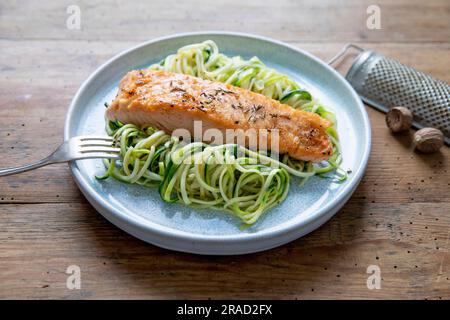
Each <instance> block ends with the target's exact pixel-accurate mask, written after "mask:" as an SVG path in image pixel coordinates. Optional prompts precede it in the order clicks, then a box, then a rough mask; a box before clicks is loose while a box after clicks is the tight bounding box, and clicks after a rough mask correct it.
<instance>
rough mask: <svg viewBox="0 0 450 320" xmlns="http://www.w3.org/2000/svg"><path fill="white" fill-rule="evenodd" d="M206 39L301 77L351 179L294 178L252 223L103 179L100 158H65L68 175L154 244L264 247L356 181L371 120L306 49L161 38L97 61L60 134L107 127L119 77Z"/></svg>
mask: <svg viewBox="0 0 450 320" xmlns="http://www.w3.org/2000/svg"><path fill="white" fill-rule="evenodd" d="M207 39H211V40H213V41H215V42H216V43H217V44H218V46H219V49H220V50H221V52H224V53H225V54H227V55H241V56H243V57H245V58H250V57H252V56H255V55H256V56H258V57H259V58H260V59H261V60H262V61H263V62H264V63H266V64H267V65H268V66H270V67H273V68H275V69H277V70H278V71H280V72H283V73H286V74H288V75H290V76H292V77H293V78H295V79H296V80H297V81H298V82H300V83H301V84H303V86H304V87H306V88H307V89H308V90H310V91H311V93H312V94H313V96H315V97H317V98H318V99H319V100H320V101H321V102H322V103H323V104H324V105H326V106H327V107H328V108H330V109H332V110H334V111H335V112H336V115H337V120H338V132H339V135H340V140H341V143H342V150H343V157H344V162H343V165H342V167H343V169H345V170H351V174H350V175H349V178H348V180H347V181H345V182H344V183H341V184H338V183H334V182H332V181H330V180H327V179H321V178H317V177H314V178H312V179H311V180H309V181H308V182H307V183H306V185H305V186H304V187H302V188H299V187H298V183H299V180H297V179H295V178H294V179H292V182H291V188H290V192H289V195H288V197H287V199H286V201H284V202H283V203H282V204H280V205H279V206H277V207H275V208H273V209H272V210H270V211H268V212H267V213H266V214H265V215H264V216H262V217H261V218H260V220H259V221H258V222H257V223H255V224H254V225H253V226H251V227H250V228H247V229H245V230H241V229H240V228H239V226H240V224H241V223H240V221H239V219H237V218H235V217H233V216H231V215H230V214H228V213H226V212H220V211H214V210H198V209H192V208H189V207H185V206H183V205H179V204H167V203H165V202H163V201H162V200H161V199H160V197H159V194H158V191H157V189H148V188H144V187H141V186H136V185H127V184H123V183H120V182H118V181H115V180H113V179H107V180H104V181H97V180H96V179H95V177H94V176H95V175H100V174H102V173H103V172H104V167H103V164H102V162H101V160H98V159H93V160H92V159H90V160H81V161H76V162H72V163H71V164H70V168H71V171H72V173H73V176H74V179H75V181H76V183H77V184H78V186H79V188H80V189H81V191H82V192H83V194H84V195H85V196H86V198H87V199H88V201H89V202H90V203H91V204H92V205H93V206H94V207H95V208H96V209H97V210H98V211H99V212H100V213H101V214H102V215H103V216H104V217H105V218H106V219H108V220H109V221H111V222H112V223H113V224H115V225H116V226H118V227H119V228H121V229H123V230H125V231H126V232H128V233H130V234H132V235H133V236H135V237H137V238H139V239H142V240H144V241H147V242H149V243H152V244H155V245H157V246H160V247H164V248H168V249H172V250H178V251H184V252H191V253H198V254H216V255H232V254H244V253H251V252H257V251H262V250H266V249H270V248H273V247H276V246H279V245H282V244H284V243H287V242H289V241H292V240H294V239H297V238H299V237H301V236H303V235H305V234H307V233H309V232H311V231H313V230H314V229H316V228H318V227H319V226H320V225H322V224H323V223H324V222H326V221H327V220H328V219H330V218H331V217H332V216H333V215H334V214H335V213H336V212H337V211H338V210H339V209H340V208H341V207H342V206H343V205H344V203H345V202H346V201H347V200H348V199H349V197H350V196H351V194H352V193H353V191H354V190H355V188H356V187H357V185H358V184H359V182H360V180H361V178H362V176H363V173H364V170H365V168H366V165H367V160H368V157H369V153H370V143H371V137H370V123H369V119H368V116H367V113H366V111H365V109H364V106H363V104H362V102H361V100H360V98H359V97H358V95H357V94H356V93H355V91H354V90H353V89H352V88H351V87H350V85H349V84H348V83H347V82H346V80H345V79H344V78H343V77H342V76H341V75H339V74H338V73H337V72H336V71H335V70H334V69H332V68H331V67H329V66H328V65H327V64H326V63H324V62H322V61H320V60H319V59H317V58H315V57H313V56H312V55H310V54H308V53H306V52H303V51H301V50H298V49H297V48H294V47H291V46H289V45H287V44H284V43H281V42H278V41H276V40H272V39H268V38H264V37H259V36H254V35H249V34H240V33H226V32H204V33H189V34H178V35H173V36H169V37H164V38H159V39H156V40H152V41H149V42H146V43H144V44H141V45H139V46H137V47H134V48H132V49H130V50H128V51H125V52H123V53H121V54H119V55H117V56H115V57H114V58H112V59H111V60H109V61H108V62H106V63H105V64H103V65H102V66H101V67H100V68H98V69H97V70H96V71H95V72H94V73H93V74H92V75H91V76H90V77H89V78H88V79H87V80H86V81H85V82H84V84H83V85H82V86H81V88H80V89H79V90H78V92H77V94H76V96H75V97H74V99H73V100H72V103H71V105H70V108H69V111H68V114H67V118H66V124H65V132H64V137H65V139H69V138H70V137H73V136H77V135H86V134H106V133H105V131H104V111H105V107H104V103H105V102H110V101H111V100H112V99H113V98H114V96H115V94H116V91H117V86H118V82H119V80H120V79H121V78H122V77H123V76H124V74H125V73H126V72H127V71H129V70H132V69H137V68H145V67H147V66H149V65H150V64H152V63H155V62H158V61H160V60H161V59H163V58H164V57H165V56H167V55H169V54H171V53H174V52H176V50H177V49H178V48H180V47H182V46H184V45H187V44H191V43H196V42H201V41H204V40H207Z"/></svg>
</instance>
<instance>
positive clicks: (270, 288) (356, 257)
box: [0, 0, 450, 299]
mask: <svg viewBox="0 0 450 320" xmlns="http://www.w3.org/2000/svg"><path fill="white" fill-rule="evenodd" d="M72 4H77V5H79V7H80V9H81V30H69V29H67V28H66V19H67V17H68V14H67V12H66V9H67V6H69V5H72ZM370 4H372V2H371V1H357V0H349V1H328V0H327V1H320V2H319V1H312V0H310V1H283V0H273V1H272V0H270V1H268V0H266V1H245V2H243V1H214V2H205V1H183V2H178V1H177V2H176V1H171V0H165V1H152V2H138V1H126V2H123V1H97V2H96V4H91V3H90V2H88V1H50V0H46V1H31V0H30V1H2V2H1V3H0V71H1V73H0V150H1V151H2V152H1V156H0V159H1V160H0V166H2V167H3V166H7V165H16V164H23V163H27V162H30V161H32V160H37V159H39V158H41V157H43V156H45V155H47V154H48V153H49V152H50V151H52V150H53V149H54V148H55V147H56V146H57V145H58V144H59V143H60V142H61V141H62V134H63V121H64V118H65V114H66V111H67V107H68V105H69V103H70V100H71V99H72V97H73V96H74V94H75V92H76V91H77V89H78V88H79V86H80V85H81V83H82V82H83V81H84V80H85V79H86V78H87V77H88V76H89V74H90V73H91V72H93V71H94V70H95V69H96V68H97V67H98V66H99V65H100V64H101V63H103V62H104V61H106V60H107V59H108V58H110V57H111V56H113V55H114V54H116V53H118V52H120V51H121V50H124V49H127V48H129V47H130V46H133V45H136V44H138V43H139V42H141V41H144V40H148V39H152V38H155V37H157V36H162V35H167V34H172V33H176V32H185V31H199V30H231V31H242V32H252V33H257V34H261V35H265V36H270V37H273V38H276V39H279V40H284V41H286V42H289V43H291V44H293V45H295V46H297V47H299V48H301V49H304V50H307V51H309V52H311V53H313V54H315V55H317V56H318V57H319V58H321V59H323V60H327V59H329V58H330V57H331V56H333V55H334V54H335V53H336V52H337V51H338V50H339V49H340V48H341V47H342V46H343V45H344V44H345V43H347V42H354V43H357V44H358V45H360V46H362V47H364V48H367V49H374V50H376V51H378V52H380V53H383V54H385V55H387V56H390V57H392V58H395V59H398V60H400V61H401V62H403V63H405V64H407V65H410V66H413V67H415V68H417V69H419V70H421V71H424V72H427V73H430V74H432V75H434V76H435V77H437V78H440V79H442V80H444V81H446V82H450V72H449V65H450V2H448V1H447V0H433V1H419V0H412V1H409V0H397V1H387V0H382V1H377V4H378V5H379V6H380V8H381V19H382V20H381V21H382V29H381V30H369V29H367V27H366V18H367V13H366V9H367V7H368V6H369V5H370ZM348 63H349V62H348V61H344V63H343V64H342V65H341V66H340V70H341V71H342V72H345V68H346V65H348ZM367 111H368V112H369V116H370V119H371V122H372V130H373V131H372V133H373V149H372V154H371V158H370V161H369V166H368V169H367V172H366V174H365V176H364V178H363V181H362V183H361V184H360V186H359V187H358V189H357V190H356V192H355V194H354V196H353V197H352V198H351V199H350V201H349V202H348V203H347V204H346V205H345V206H344V208H343V209H342V210H341V211H340V212H339V213H338V214H336V216H335V217H334V218H333V219H332V220H330V221H329V222H328V223H327V224H325V225H324V226H322V227H321V228H320V229H318V230H316V231H314V232H313V233H311V234H309V235H307V236H305V237H303V238H301V239H298V240H296V241H294V242H292V243H289V244H287V245H284V246H282V247H279V248H276V249H273V250H270V251H266V252H262V253H257V254H252V255H244V256H229V257H214V256H196V255H191V254H183V253H176V252H172V251H168V250H164V249H160V248H157V247H155V246H152V245H149V244H146V243H144V242H141V241H139V240H137V239H135V238H133V237H131V236H129V235H128V234H126V233H124V232H123V231H121V230H119V229H117V228H116V227H114V226H113V225H111V224H110V223H109V222H107V221H106V220H105V219H103V218H102V217H101V216H100V215H99V214H98V213H97V212H96V211H95V210H94V209H93V208H92V207H91V206H90V205H89V204H88V203H87V201H86V200H85V198H84V197H83V196H82V195H81V193H80V191H78V189H77V187H76V185H75V183H74V182H73V180H72V177H71V175H70V172H69V169H68V166H67V164H61V165H54V166H49V167H45V168H42V169H39V170H35V171H32V172H28V173H24V174H21V175H16V176H10V177H2V178H0V298H3V299H5V298H26V299H30V298H58V299H59V298H62V299H74V298H82V299H100V298H115V299H117V298H124V299H130V298H163V299H169V298H193V299H197V298H204V299H207V298H212V299H218V298H280V299H314V298H321V299H329V298H338V299H341V298H354V299H361V298H374V299H381V298H388V299H401V298H409V299H449V298H450V253H449V250H450V241H449V238H450V150H449V148H448V147H444V148H443V149H442V150H441V151H440V152H439V153H436V154H433V155H422V154H418V153H415V152H414V151H413V150H412V148H411V146H410V143H409V141H410V138H411V136H410V134H403V135H397V136H394V135H392V134H390V133H389V131H388V130H387V128H386V126H385V123H384V115H383V114H382V113H380V112H378V111H375V110H373V109H372V108H370V107H367ZM69 265H78V266H80V268H81V279H82V288H81V290H69V289H67V287H66V279H67V277H68V275H67V274H66V273H65V272H66V269H67V267H68V266H69ZM369 265H378V266H379V267H380V270H381V276H382V283H381V289H380V290H369V289H368V288H367V286H366V280H367V277H368V276H369V274H367V273H366V270H367V267H368V266H369Z"/></svg>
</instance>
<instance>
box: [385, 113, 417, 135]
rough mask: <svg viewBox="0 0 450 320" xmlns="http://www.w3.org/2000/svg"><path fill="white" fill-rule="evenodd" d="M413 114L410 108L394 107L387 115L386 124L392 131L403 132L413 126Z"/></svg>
mask: <svg viewBox="0 0 450 320" xmlns="http://www.w3.org/2000/svg"><path fill="white" fill-rule="evenodd" d="M412 121H413V114H412V113H411V111H410V110H409V109H408V108H405V107H393V108H391V110H389V112H388V113H387V115H386V124H387V126H388V127H389V129H391V131H392V132H402V131H406V130H408V129H409V128H411V125H412Z"/></svg>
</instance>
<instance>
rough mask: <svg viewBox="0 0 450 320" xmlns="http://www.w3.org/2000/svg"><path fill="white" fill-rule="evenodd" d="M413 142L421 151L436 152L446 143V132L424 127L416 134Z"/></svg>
mask: <svg viewBox="0 0 450 320" xmlns="http://www.w3.org/2000/svg"><path fill="white" fill-rule="evenodd" d="M413 143H414V147H415V148H416V149H417V150H419V151H421V152H424V153H431V152H436V151H438V150H439V149H440V148H441V147H442V146H443V145H444V134H443V133H442V131H441V130H438V129H435V128H423V129H420V130H418V131H417V132H416V133H415V134H414V138H413Z"/></svg>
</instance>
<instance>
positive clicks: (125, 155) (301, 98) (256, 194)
mask: <svg viewBox="0 0 450 320" xmlns="http://www.w3.org/2000/svg"><path fill="white" fill-rule="evenodd" d="M150 69H153V70H166V71H171V72H176V73H183V74H188V75H192V76H196V77H200V78H203V79H207V80H212V81H220V82H223V83H227V84H231V85H234V86H237V87H241V88H245V89H248V90H251V91H253V92H257V93H261V94H263V95H265V96H268V97H270V98H273V99H275V100H279V101H280V102H282V103H284V104H288V105H290V106H291V107H293V108H296V109H301V110H304V111H308V112H314V113H316V114H318V115H319V116H321V117H323V118H325V119H327V120H329V121H330V122H331V123H332V126H331V127H330V128H328V129H327V133H328V135H329V137H330V140H331V142H332V144H333V155H332V156H331V158H329V159H328V160H327V161H322V162H321V163H318V164H313V163H311V162H307V161H300V160H296V159H293V158H291V157H289V156H288V155H281V157H280V161H278V160H275V159H273V158H271V157H270V152H269V155H265V154H264V152H255V151H252V150H249V149H248V148H245V147H243V146H240V145H237V144H223V145H208V144H205V143H203V142H187V143H182V142H181V141H180V140H179V138H178V137H173V136H170V135H168V134H167V133H165V132H164V131H162V130H158V129H157V128H154V127H146V128H139V127H137V126H135V125H132V124H125V125H124V124H122V123H120V122H119V121H109V120H106V132H107V133H108V134H109V135H111V136H113V138H114V143H115V145H116V146H118V147H120V159H121V160H107V159H105V160H103V161H104V163H105V166H106V168H107V169H106V172H105V174H104V175H103V176H100V177H96V178H97V179H99V180H102V179H106V178H108V177H113V178H115V179H117V180H119V181H122V182H125V183H133V184H139V185H142V186H145V187H158V189H159V194H160V196H161V198H162V199H163V200H164V201H166V202H169V203H174V202H177V203H182V204H185V205H189V206H194V207H199V208H211V209H218V210H225V211H228V212H231V213H233V214H234V215H235V216H237V217H239V218H240V219H241V220H242V221H243V222H244V223H245V224H246V225H251V224H253V223H255V222H256V221H257V220H258V218H259V217H260V216H261V215H262V214H263V213H264V212H265V211H267V210H269V209H270V208H272V207H274V206H276V205H277V204H279V203H281V202H282V201H283V200H284V199H285V198H286V196H287V194H288V191H289V184H290V177H291V175H292V176H296V177H299V178H301V179H302V181H301V185H303V184H304V183H305V182H306V181H307V180H308V179H309V178H310V177H312V176H314V175H317V176H319V177H325V178H332V179H335V180H336V181H344V180H345V179H346V178H347V173H346V172H345V171H343V170H342V169H341V168H340V164H341V162H342V155H341V150H340V145H339V139H338V135H337V131H336V118H335V115H334V113H333V112H331V111H329V110H327V109H326V108H325V107H324V106H322V105H321V104H320V103H319V102H318V101H316V100H315V99H313V97H312V96H311V94H310V93H309V92H308V91H306V90H304V89H302V88H301V87H300V86H299V85H298V84H297V83H296V82H295V81H294V80H293V79H291V78H290V77H288V76H287V75H283V74H281V73H278V72H277V71H275V70H273V69H271V68H268V67H267V66H265V65H264V64H263V63H262V62H261V61H260V60H259V59H258V58H257V57H253V58H251V59H249V60H244V59H242V58H241V57H238V56H236V57H227V56H226V55H224V54H222V53H220V52H219V49H218V47H217V45H216V44H215V43H214V42H213V41H211V40H208V41H205V42H203V43H198V44H192V45H188V46H185V47H183V48H180V49H179V50H178V52H177V53H176V54H172V55H169V56H168V57H166V58H165V59H164V60H162V61H161V62H160V63H158V64H154V65H152V66H150ZM105 106H106V107H107V106H108V105H107V104H106V103H105ZM330 174H331V175H330Z"/></svg>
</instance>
